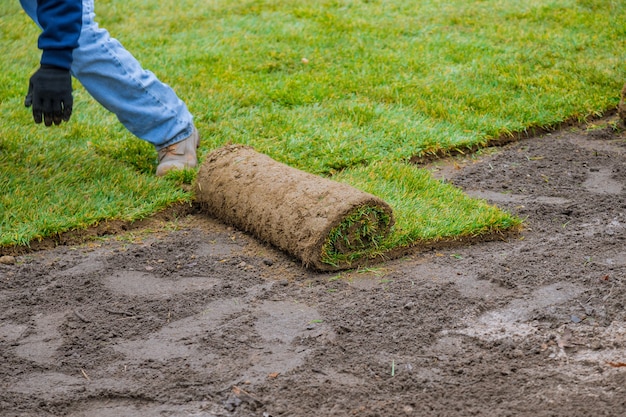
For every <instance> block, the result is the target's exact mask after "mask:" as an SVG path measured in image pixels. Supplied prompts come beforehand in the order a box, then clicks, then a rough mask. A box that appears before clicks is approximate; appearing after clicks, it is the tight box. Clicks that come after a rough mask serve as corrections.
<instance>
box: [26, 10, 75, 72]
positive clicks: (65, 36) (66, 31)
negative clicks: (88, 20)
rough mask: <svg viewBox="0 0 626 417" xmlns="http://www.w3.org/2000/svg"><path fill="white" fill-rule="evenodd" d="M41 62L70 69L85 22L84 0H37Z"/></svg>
mask: <svg viewBox="0 0 626 417" xmlns="http://www.w3.org/2000/svg"><path fill="white" fill-rule="evenodd" d="M37 19H38V20H39V24H40V25H41V27H42V29H43V31H42V32H41V35H40V36H39V42H38V45H39V49H42V50H43V52H42V54H41V64H42V65H54V66H57V67H61V68H66V69H70V67H71V65H72V51H74V49H76V48H77V47H78V38H79V37H80V31H81V29H82V24H83V2H82V0H37Z"/></svg>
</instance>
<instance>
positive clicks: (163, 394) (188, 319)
mask: <svg viewBox="0 0 626 417" xmlns="http://www.w3.org/2000/svg"><path fill="white" fill-rule="evenodd" d="M615 125H616V123H615V119H611V118H609V119H604V120H600V121H596V122H595V123H594V125H592V126H587V127H568V128H565V129H563V130H560V131H555V132H551V133H548V134H544V135H542V136H539V137H534V138H528V139H524V140H519V141H516V142H514V143H511V144H508V145H506V146H503V147H500V148H497V149H490V150H486V151H483V152H480V153H479V154H476V155H473V156H467V157H465V158H463V159H459V158H456V159H454V160H451V161H447V162H439V163H436V164H433V165H430V166H429V169H431V170H432V171H433V172H434V173H435V175H438V176H439V177H440V178H442V180H445V181H451V182H453V183H454V184H456V185H458V186H459V187H462V188H463V189H464V190H466V191H467V192H468V193H470V194H472V195H474V196H477V197H481V198H484V199H487V200H488V201H490V202H492V203H493V204H496V205H498V206H499V207H502V208H503V209H505V210H508V211H509V212H511V213H514V214H516V215H518V216H520V217H522V218H524V219H525V228H524V230H522V231H521V232H520V233H519V234H517V235H515V236H509V237H507V238H506V239H503V240H499V241H488V242H478V243H474V244H471V245H467V244H466V245H456V246H450V247H437V248H433V249H431V250H422V251H420V252H415V253H413V254H411V255H410V256H406V257H404V258H402V259H395V260H390V261H388V262H385V263H382V264H379V265H376V266H374V267H371V268H362V269H359V270H353V271H347V272H342V273H336V272H335V273H320V272H313V271H310V270H307V269H304V268H303V267H302V266H301V265H300V264H299V262H298V261H296V260H294V259H292V258H290V257H289V256H287V255H285V254H284V253H283V252H280V251H278V250H276V249H274V248H272V247H269V246H266V245H263V244H261V243H260V242H259V241H257V240H255V239H253V238H252V237H250V236H249V235H247V234H244V233H242V232H240V231H237V230H235V229H232V228H229V227H227V226H225V225H223V224H221V223H219V222H218V221H216V220H214V219H212V218H209V217H207V216H206V215H204V214H202V213H195V212H194V213H189V214H186V215H183V216H181V217H179V218H176V219H172V220H167V221H165V220H155V221H153V222H152V223H150V224H147V225H146V224H144V226H143V227H141V228H133V229H131V230H129V231H127V232H125V233H121V234H116V235H114V236H103V237H100V238H93V239H91V240H90V241H89V242H87V243H83V244H80V245H72V244H66V245H60V246H57V247H55V248H52V249H46V250H39V251H35V252H31V253H22V254H19V255H18V256H16V257H15V262H13V258H10V257H5V258H3V262H4V263H5V264H0V305H2V306H3V308H2V310H1V311H0V415H2V416H38V417H41V416H76V417H77V416H90V417H94V416H95V417H106V416H121V415H123V416H204V417H209V416H264V417H267V416H422V415H428V416H469V415H480V416H507V415H516V416H519V415H527V416H531V415H532V416H573V415H578V416H584V415H594V416H621V415H624V414H625V413H626V310H625V308H624V306H625V304H626V159H625V154H626V134H625V133H624V132H622V131H620V130H616V129H614V128H613V127H614V126H615Z"/></svg>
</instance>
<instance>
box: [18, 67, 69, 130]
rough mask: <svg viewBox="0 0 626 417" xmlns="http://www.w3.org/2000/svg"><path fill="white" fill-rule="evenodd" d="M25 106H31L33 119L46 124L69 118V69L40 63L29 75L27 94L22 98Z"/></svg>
mask: <svg viewBox="0 0 626 417" xmlns="http://www.w3.org/2000/svg"><path fill="white" fill-rule="evenodd" d="M24 105H25V106H26V107H30V106H33V119H35V123H41V121H42V118H43V122H44V124H45V125H46V126H52V123H54V124H55V125H58V124H61V121H62V120H65V121H66V122H67V121H68V120H70V116H71V115H72V106H73V105H74V99H73V98H72V77H71V75H70V71H69V70H66V69H63V68H59V67H54V66H51V65H42V66H41V67H40V68H39V69H38V70H37V72H35V73H34V74H33V76H32V77H30V83H29V85H28V94H27V95H26V99H25V100H24Z"/></svg>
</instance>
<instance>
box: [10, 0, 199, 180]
mask: <svg viewBox="0 0 626 417" xmlns="http://www.w3.org/2000/svg"><path fill="white" fill-rule="evenodd" d="M20 2H21V4H22V7H23V9H24V10H25V11H26V13H27V14H28V15H29V16H30V17H31V18H32V19H33V20H34V21H35V22H37V15H36V11H37V0H20ZM94 17H95V13H94V0H83V27H82V32H81V35H80V38H79V47H78V48H77V49H75V50H74V53H73V64H72V74H73V75H74V77H75V78H76V79H78V81H79V82H80V83H81V84H82V85H83V86H84V87H85V89H86V90H87V91H88V92H89V94H91V95H92V96H93V97H94V98H95V99H96V100H97V101H98V102H99V103H100V104H102V105H103V106H104V107H105V108H106V109H108V110H109V111H111V112H113V113H114V114H115V115H116V116H117V117H118V119H119V120H120V122H121V123H122V124H123V125H124V126H125V127H126V128H127V129H128V130H129V131H130V132H131V133H133V134H134V135H135V136H137V137H139V138H141V139H144V140H146V141H148V142H150V143H152V144H153V145H154V146H155V147H156V148H157V150H159V151H161V152H159V154H160V155H159V157H160V160H161V162H162V159H163V158H166V159H168V160H169V161H170V163H169V165H168V166H170V165H172V161H173V160H175V159H176V156H175V155H180V154H179V153H178V152H180V150H176V149H174V152H172V148H171V145H174V144H177V143H179V142H181V141H183V140H185V139H187V138H189V139H190V140H191V141H193V142H195V146H185V147H184V148H185V149H186V152H188V151H189V150H190V149H191V148H193V153H194V155H193V160H194V161H195V147H197V142H198V138H197V131H196V130H195V128H194V125H193V117H192V115H191V113H190V112H189V110H188V109H187V106H186V105H185V103H184V102H183V101H182V100H181V99H180V98H178V96H177V95H176V93H175V92H174V91H173V90H172V89H171V88H170V87H169V86H168V85H166V84H164V83H162V82H161V81H160V80H159V79H158V78H157V77H156V76H155V75H154V74H153V73H152V72H150V71H146V70H144V69H143V68H142V67H141V65H140V64H139V62H138V61H137V60H136V59H135V58H134V57H133V56H132V55H131V54H130V53H129V52H128V51H127V50H126V49H124V47H123V46H122V45H121V44H120V43H119V42H118V41H117V40H115V39H113V38H111V37H110V36H109V33H108V32H107V31H106V30H104V29H101V28H99V27H98V24H97V23H96V22H95V20H94ZM193 136H195V138H194V137H193ZM188 160H189V158H186V161H188ZM173 165H176V163H175V162H174V163H173ZM194 165H195V162H194V163H193V164H191V166H194ZM185 166H190V163H188V162H185ZM172 167H174V168H176V166H172Z"/></svg>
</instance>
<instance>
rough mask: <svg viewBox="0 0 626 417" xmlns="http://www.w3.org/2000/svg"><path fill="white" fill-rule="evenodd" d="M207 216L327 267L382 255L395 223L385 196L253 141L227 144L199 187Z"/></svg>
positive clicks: (211, 158) (210, 159) (208, 162)
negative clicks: (313, 170) (267, 151)
mask: <svg viewBox="0 0 626 417" xmlns="http://www.w3.org/2000/svg"><path fill="white" fill-rule="evenodd" d="M194 188H195V198H196V201H197V202H199V203H200V205H201V206H202V207H203V209H204V210H205V211H206V212H207V214H209V215H211V216H214V217H216V218H218V219H220V220H221V221H223V222H225V223H228V224H231V225H233V226H235V227H237V228H238V229H241V230H244V231H246V232H249V233H251V234H253V235H254V236H256V237H257V238H258V239H260V240H263V241H265V242H268V243H270V244H272V245H274V246H276V247H277V248H279V249H281V250H283V251H286V252H287V253H289V254H291V255H293V256H294V257H296V258H298V259H300V260H301V261H302V263H303V265H304V266H306V267H310V268H314V269H317V270H321V271H330V270H339V269H347V268H351V267H354V266H356V265H360V264H363V263H367V261H368V260H371V259H374V258H376V257H378V256H380V255H381V253H380V252H381V251H380V250H379V244H380V243H381V242H382V240H383V239H384V238H385V237H386V236H387V235H388V234H389V232H390V231H391V228H392V226H393V224H394V218H393V213H392V210H391V207H390V206H389V205H388V204H387V203H386V202H385V201H383V200H381V199H380V198H378V197H376V196H374V195H371V194H368V193H366V192H363V191H361V190H358V189H356V188H353V187H350V186H349V185H347V184H342V183H339V182H336V181H332V180H330V179H327V178H323V177H319V176H316V175H313V174H310V173H307V172H304V171H300V170H298V169H295V168H292V167H290V166H287V165H285V164H282V163H280V162H278V161H275V160H273V159H272V158H270V157H269V156H267V155H264V154H261V153H258V152H256V151H255V150H254V149H252V148H251V147H248V146H242V145H228V146H225V147H223V148H219V149H217V150H215V151H213V152H211V153H210V154H209V155H207V157H206V159H205V160H204V162H203V163H202V165H201V167H200V169H199V172H198V176H197V179H196V182H195V185H194Z"/></svg>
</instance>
